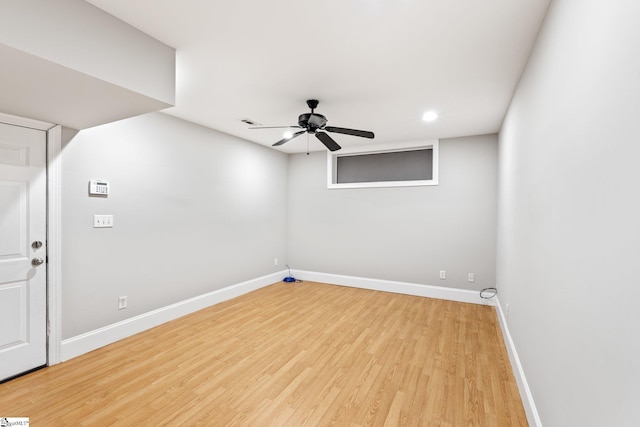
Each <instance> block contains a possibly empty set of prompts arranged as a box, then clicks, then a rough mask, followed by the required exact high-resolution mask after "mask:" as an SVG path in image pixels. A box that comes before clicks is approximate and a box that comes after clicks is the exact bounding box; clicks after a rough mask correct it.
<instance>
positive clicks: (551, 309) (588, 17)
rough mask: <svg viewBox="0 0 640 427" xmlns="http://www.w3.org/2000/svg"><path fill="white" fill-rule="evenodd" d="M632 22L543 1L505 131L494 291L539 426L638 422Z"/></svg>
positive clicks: (638, 7) (635, 11)
mask: <svg viewBox="0 0 640 427" xmlns="http://www.w3.org/2000/svg"><path fill="white" fill-rule="evenodd" d="M638 22H640V3H638V2H637V1H631V0H612V1H607V2H603V1H598V0H588V1H577V0H556V1H553V2H551V7H550V9H549V12H548V15H547V18H546V20H545V23H544V25H543V27H542V29H541V33H540V35H539V39H538V41H537V44H536V46H535V48H534V51H533V53H532V56H531V58H530V60H529V64H528V66H527V68H526V70H525V72H524V74H523V76H522V79H521V82H520V84H519V86H518V89H517V91H516V93H515V96H514V98H513V101H512V105H511V107H510V109H509V111H508V114H507V117H506V119H505V121H504V124H503V128H502V130H501V132H500V186H499V188H500V190H499V194H500V197H499V226H498V230H499V232H498V264H497V266H498V267H497V281H498V287H499V298H500V302H501V304H502V309H503V310H504V311H505V312H506V311H507V306H508V313H509V316H508V326H509V329H510V331H511V334H512V337H513V340H514V342H515V345H516V347H517V350H518V353H519V356H520V359H521V362H522V365H523V369H524V372H525V375H526V377H527V380H528V382H529V386H530V387H531V391H532V394H533V398H534V400H535V403H536V406H537V409H538V412H539V415H540V418H541V421H542V423H543V424H544V425H545V426H547V427H554V426H562V427H564V426H581V427H588V426H632V425H633V426H635V425H638V422H639V420H640V405H638V402H640V391H639V388H638V384H640V362H639V361H638V360H639V359H638V354H640V339H639V338H638V325H640V310H638V307H637V302H638V301H639V300H640V286H639V284H640V281H639V279H638V262H639V260H640V197H638V194H639V191H638V184H639V183H640V168H639V167H638V159H640V120H639V118H640V115H639V113H640V56H639V55H638V52H640V26H638Z"/></svg>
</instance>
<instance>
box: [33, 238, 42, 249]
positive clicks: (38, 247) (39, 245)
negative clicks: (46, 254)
mask: <svg viewBox="0 0 640 427" xmlns="http://www.w3.org/2000/svg"><path fill="white" fill-rule="evenodd" d="M31 247H32V248H33V249H40V248H41V247H42V242H41V241H40V240H36V241H35V242H33V243H32V244H31Z"/></svg>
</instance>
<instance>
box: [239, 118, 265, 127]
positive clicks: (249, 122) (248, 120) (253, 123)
mask: <svg viewBox="0 0 640 427" xmlns="http://www.w3.org/2000/svg"><path fill="white" fill-rule="evenodd" d="M240 121H241V122H242V123H246V124H248V125H249V126H262V125H261V124H260V123H258V122H254V121H253V120H251V119H240Z"/></svg>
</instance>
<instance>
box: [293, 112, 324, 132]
mask: <svg viewBox="0 0 640 427" xmlns="http://www.w3.org/2000/svg"><path fill="white" fill-rule="evenodd" d="M326 124H327V118H326V117H325V116H323V115H322V114H315V113H304V114H300V116H298V126H300V127H301V128H304V129H306V130H307V132H309V133H313V132H315V131H316V130H318V129H322V128H323V127H324V125H326Z"/></svg>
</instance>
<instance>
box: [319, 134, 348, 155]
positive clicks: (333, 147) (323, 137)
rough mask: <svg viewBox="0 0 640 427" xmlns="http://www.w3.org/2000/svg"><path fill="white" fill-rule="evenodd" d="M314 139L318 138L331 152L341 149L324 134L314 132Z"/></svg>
mask: <svg viewBox="0 0 640 427" xmlns="http://www.w3.org/2000/svg"><path fill="white" fill-rule="evenodd" d="M316 138H318V139H319V140H320V142H322V143H323V144H324V145H325V146H326V147H327V148H328V149H329V150H331V151H336V150H339V149H340V148H342V147H340V146H339V145H338V143H337V142H335V141H334V140H333V138H331V137H330V136H329V135H328V134H326V133H324V132H316Z"/></svg>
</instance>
